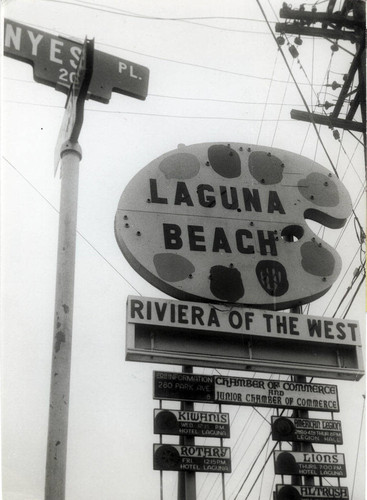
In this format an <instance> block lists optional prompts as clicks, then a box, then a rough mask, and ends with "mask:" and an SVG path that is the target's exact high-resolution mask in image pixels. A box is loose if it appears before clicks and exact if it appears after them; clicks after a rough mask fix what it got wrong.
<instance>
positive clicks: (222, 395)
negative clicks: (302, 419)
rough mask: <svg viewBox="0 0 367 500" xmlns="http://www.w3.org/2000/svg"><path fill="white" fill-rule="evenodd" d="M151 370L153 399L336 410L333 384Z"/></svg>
mask: <svg viewBox="0 0 367 500" xmlns="http://www.w3.org/2000/svg"><path fill="white" fill-rule="evenodd" d="M153 373H154V387H153V397H154V399H167V400H174V401H201V402H206V403H221V404H229V405H232V404H234V405H239V406H264V407H268V408H294V409H304V410H316V411H329V412H337V411H339V401H338V391H337V386H336V385H329V384H309V383H302V382H292V381H285V380H266V379H258V378H242V377H241V378H240V377H225V376H222V375H196V374H186V373H179V372H157V371H155V372H153Z"/></svg>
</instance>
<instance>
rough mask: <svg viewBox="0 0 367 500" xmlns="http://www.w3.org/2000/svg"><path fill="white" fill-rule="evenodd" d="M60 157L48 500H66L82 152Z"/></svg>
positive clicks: (75, 149) (72, 148) (75, 147)
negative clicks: (76, 244) (77, 225)
mask: <svg viewBox="0 0 367 500" xmlns="http://www.w3.org/2000/svg"><path fill="white" fill-rule="evenodd" d="M60 156H61V196H60V215H59V240H58V255H57V275H56V297H55V318H54V337H53V345H52V368H51V388H50V406H49V420H48V439H47V459H46V481H45V500H64V499H65V475H66V450H67V432H68V414H69V394H70V368H71V339H72V323H73V302H74V271H75V243H76V219H77V203H78V181H79V162H80V160H81V157H82V153H81V148H80V146H79V144H78V143H77V142H76V143H71V142H66V143H64V144H63V147H62V149H61V154H60Z"/></svg>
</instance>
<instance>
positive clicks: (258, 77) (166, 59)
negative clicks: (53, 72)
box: [29, 24, 308, 86]
mask: <svg viewBox="0 0 367 500" xmlns="http://www.w3.org/2000/svg"><path fill="white" fill-rule="evenodd" d="M29 26H33V27H35V28H41V29H47V28H46V27H44V26H40V25H36V24H29ZM57 34H58V35H60V34H61V35H62V36H64V37H66V38H73V37H72V36H71V35H69V34H68V33H59V32H57ZM80 43H82V42H80ZM98 44H99V45H101V46H103V47H110V48H114V49H118V50H122V51H125V52H130V53H132V54H136V55H140V56H143V57H148V58H150V59H156V60H160V61H165V62H170V63H174V64H181V65H184V66H190V67H194V68H199V69H205V70H210V71H216V72H219V73H225V74H228V75H235V76H241V77H245V78H254V79H257V80H270V79H269V77H266V76H258V75H250V74H248V73H240V72H237V71H229V70H225V69H221V68H215V67H212V66H205V65H202V64H195V63H189V62H186V61H178V60H176V59H170V58H166V57H159V56H155V55H152V54H146V53H143V52H139V51H136V50H131V49H126V48H124V47H120V46H118V45H113V44H108V43H102V42H99V43H98ZM274 81H275V82H277V83H287V81H286V80H278V79H274ZM292 83H293V82H292ZM297 85H307V86H308V83H299V84H297Z"/></svg>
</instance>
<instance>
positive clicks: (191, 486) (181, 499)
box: [177, 366, 196, 500]
mask: <svg viewBox="0 0 367 500" xmlns="http://www.w3.org/2000/svg"><path fill="white" fill-rule="evenodd" d="M182 373H193V368H192V366H183V367H182ZM193 409H194V403H192V402H191V401H182V403H181V410H193ZM180 444H181V445H186V446H189V445H194V444H195V438H194V437H192V436H182V437H180ZM177 500H196V478H195V472H192V471H186V472H179V473H178V486H177Z"/></svg>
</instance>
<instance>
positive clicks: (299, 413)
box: [291, 307, 315, 486]
mask: <svg viewBox="0 0 367 500" xmlns="http://www.w3.org/2000/svg"><path fill="white" fill-rule="evenodd" d="M291 312H294V313H298V314H302V307H294V308H292V309H291ZM294 381H295V382H302V383H303V382H307V380H306V377H305V376H303V375H295V376H294ZM293 416H294V417H295V418H306V419H307V418H308V417H309V413H308V411H307V410H295V411H294V412H293ZM292 450H293V451H312V444H311V443H307V442H301V443H292ZM303 481H304V484H305V485H308V486H310V485H311V486H313V485H314V484H315V481H314V478H313V476H303ZM291 482H292V484H294V485H299V486H300V485H302V476H292V479H291Z"/></svg>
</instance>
